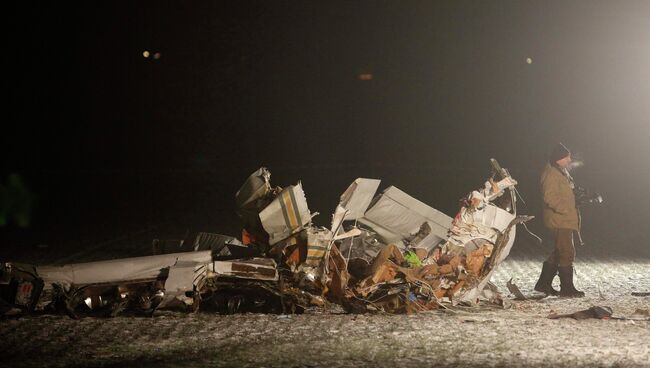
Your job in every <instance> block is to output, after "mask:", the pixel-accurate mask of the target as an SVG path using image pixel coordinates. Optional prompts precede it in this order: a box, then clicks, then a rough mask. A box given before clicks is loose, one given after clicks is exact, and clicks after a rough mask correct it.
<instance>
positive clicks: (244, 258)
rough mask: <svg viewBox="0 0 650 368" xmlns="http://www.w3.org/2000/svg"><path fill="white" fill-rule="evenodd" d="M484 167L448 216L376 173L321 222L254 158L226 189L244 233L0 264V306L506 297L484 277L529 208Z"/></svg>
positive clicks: (293, 306)
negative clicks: (54, 260) (148, 249)
mask: <svg viewBox="0 0 650 368" xmlns="http://www.w3.org/2000/svg"><path fill="white" fill-rule="evenodd" d="M492 166H493V175H492V177H490V178H489V179H488V180H487V181H486V182H485V185H484V186H483V187H481V188H479V189H477V190H475V191H472V192H471V193H470V194H469V195H468V196H467V197H466V198H464V199H463V201H462V203H461V208H460V211H459V212H458V213H457V214H456V216H455V217H454V218H453V219H452V218H451V217H449V216H447V215H445V214H444V213H442V212H440V211H438V210H436V209H434V208H432V207H430V206H428V205H426V204H424V203H422V202H421V201H419V200H417V199H415V198H413V197H411V196H409V195H408V194H406V193H405V192H403V191H401V190H400V189H398V188H396V187H393V186H391V187H388V188H387V189H385V190H384V191H383V192H381V193H380V194H379V195H375V194H376V192H377V189H378V187H379V184H380V180H376V179H364V178H359V179H356V180H355V181H354V182H353V183H352V184H351V185H350V186H349V187H348V189H347V190H346V191H345V192H344V193H343V194H342V195H341V198H340V202H339V204H338V205H337V207H336V210H335V211H334V214H333V215H332V220H331V225H330V227H329V228H326V227H321V226H316V225H315V224H314V223H313V222H312V219H313V217H314V216H316V215H317V213H312V212H311V211H310V210H309V207H308V205H307V200H306V197H305V193H304V191H303V187H302V184H301V183H300V182H298V183H297V184H295V185H289V186H286V187H284V188H282V187H273V186H272V185H271V181H270V177H271V173H270V172H269V171H268V170H267V169H266V168H260V169H259V170H257V171H255V172H254V173H253V174H251V175H250V177H249V178H248V179H247V180H246V181H245V182H244V184H243V185H242V187H241V188H240V189H239V191H238V192H237V194H236V196H235V197H236V212H237V214H238V216H239V217H240V219H241V221H242V225H243V229H242V234H241V239H237V238H235V237H232V236H226V235H221V234H211V233H200V234H199V235H198V236H197V237H196V239H195V241H194V242H193V243H192V244H189V242H183V241H181V242H177V243H178V244H174V245H170V244H171V243H170V242H164V241H156V242H155V243H154V253H155V254H154V255H152V256H146V257H137V258H125V259H115V260H109V261H99V262H88V263H77V264H65V265H46V266H35V265H28V264H18V263H4V264H2V267H1V269H0V291H1V294H0V297H1V299H2V300H3V304H2V305H3V306H2V310H3V311H5V309H6V313H13V314H16V309H18V310H20V312H23V313H24V312H33V311H44V312H58V313H65V314H67V315H69V316H70V317H72V318H79V317H81V316H84V315H101V316H116V315H118V314H121V313H135V314H143V315H151V314H153V313H154V312H155V311H156V310H158V309H163V308H176V309H181V310H185V311H196V310H205V311H215V312H218V313H222V314H234V313H241V312H261V313H278V314H287V313H302V312H304V311H306V310H312V309H324V310H331V309H333V308H342V309H343V310H345V311H346V312H354V313H365V312H387V313H407V314H409V313H415V312H420V311H426V310H432V309H438V308H441V307H445V306H446V305H470V306H471V305H476V304H477V303H479V302H480V301H485V302H488V303H494V304H496V305H503V300H502V298H501V294H500V293H499V292H498V290H497V289H496V288H495V287H493V286H492V285H490V284H489V281H490V277H491V276H492V274H493V273H494V271H495V270H496V269H497V267H498V266H499V264H500V263H501V262H503V260H504V259H505V258H506V257H507V256H508V254H509V252H510V249H511V247H512V244H513V242H514V238H515V230H516V225H517V224H520V223H524V222H526V221H528V220H530V219H531V218H532V216H518V215H517V212H516V201H517V193H516V189H515V185H516V184H517V182H516V180H514V179H513V178H512V177H511V176H510V174H509V173H508V171H507V170H506V169H503V168H501V167H500V166H499V164H498V163H497V162H496V161H495V160H492ZM168 243H169V244H168ZM170 251H171V253H170ZM511 285H513V287H514V288H516V285H514V284H511ZM511 285H509V286H508V287H509V288H510V287H511ZM511 290H512V289H511ZM517 290H518V288H516V291H517ZM515 294H521V292H520V291H519V293H515ZM521 297H523V298H524V299H525V297H524V296H523V294H521V295H520V298H521Z"/></svg>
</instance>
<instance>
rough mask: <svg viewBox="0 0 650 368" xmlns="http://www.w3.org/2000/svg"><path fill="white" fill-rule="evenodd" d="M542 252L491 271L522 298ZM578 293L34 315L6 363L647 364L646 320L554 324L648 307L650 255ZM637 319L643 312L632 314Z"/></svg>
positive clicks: (594, 262)
mask: <svg viewBox="0 0 650 368" xmlns="http://www.w3.org/2000/svg"><path fill="white" fill-rule="evenodd" d="M540 267H541V258H540V257H536V258H534V259H526V258H523V257H519V258H513V259H509V260H507V261H506V262H505V263H504V264H503V265H502V266H501V267H500V269H499V271H498V273H497V274H496V276H495V277H494V278H493V281H494V282H495V284H496V285H497V286H498V287H499V289H500V290H501V291H502V292H503V293H504V294H505V295H508V292H507V289H506V287H505V283H506V282H507V281H508V280H509V279H510V278H511V277H513V278H514V281H515V282H516V283H517V284H518V285H519V286H520V288H521V290H522V291H523V293H524V294H526V295H530V294H532V287H533V285H534V282H535V281H536V278H537V276H538V273H539V271H540ZM576 269H577V275H576V284H577V287H578V288H581V289H582V290H584V291H585V292H586V293H587V296H586V297H585V298H582V299H560V298H546V299H542V300H539V301H511V304H512V305H511V307H510V308H508V309H496V308H487V307H484V308H477V309H464V308H463V309H456V310H453V311H436V312H427V313H421V314H417V315H408V316H407V315H399V316H392V315H350V314H337V313H335V312H333V313H326V314H304V315H280V316H278V315H231V316H220V315H214V314H206V313H199V314H182V313H172V312H162V313H160V314H159V315H157V316H155V317H153V318H140V317H118V318H114V319H97V318H85V319H82V320H80V321H74V320H71V319H69V318H67V317H65V316H35V317H28V318H21V319H18V320H4V321H0V336H2V348H1V351H2V357H3V358H2V359H1V360H0V366H2V367H60V366H78V367H86V366H104V367H108V366H140V367H153V366H156V367H204V366H210V367H229V366H243V367H360V366H374V367H377V366H379V367H388V366H407V367H416V366H417V367H424V366H436V367H454V366H463V367H520V366H531V367H553V368H556V367H650V322H649V321H647V317H646V320H645V321H643V320H638V319H637V320H616V319H610V320H596V319H588V320H573V319H558V320H551V319H548V318H547V316H548V315H549V314H550V313H553V312H557V313H572V312H575V311H578V310H582V309H586V308H589V307H591V306H593V305H601V306H609V307H611V308H613V310H614V317H631V316H633V314H634V312H635V311H636V310H637V309H642V310H648V309H649V308H650V297H638V296H632V295H631V293H632V292H634V291H649V290H650V259H647V258H646V259H642V260H637V261H632V260H626V259H618V260H611V261H605V260H598V259H597V258H594V257H586V258H584V260H580V259H579V261H578V263H577V264H576ZM635 318H638V316H637V317H635Z"/></svg>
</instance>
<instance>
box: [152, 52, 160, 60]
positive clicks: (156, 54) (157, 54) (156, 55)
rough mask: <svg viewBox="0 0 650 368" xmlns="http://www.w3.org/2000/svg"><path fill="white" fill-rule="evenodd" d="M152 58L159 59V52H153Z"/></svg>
mask: <svg viewBox="0 0 650 368" xmlns="http://www.w3.org/2000/svg"><path fill="white" fill-rule="evenodd" d="M153 58H154V60H158V59H160V53H159V52H157V53H155V54H153Z"/></svg>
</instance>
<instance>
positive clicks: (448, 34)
mask: <svg viewBox="0 0 650 368" xmlns="http://www.w3.org/2000/svg"><path fill="white" fill-rule="evenodd" d="M648 19H650V3H648V2H644V1H625V2H621V3H616V4H614V3H611V2H607V1H576V2H570V3H567V2H561V1H551V2H535V3H534V2H517V1H499V2H494V3H482V2H471V1H469V2H465V1H460V2H459V1H450V2H424V1H422V2H399V3H397V2H389V1H385V2H354V3H337V4H332V3H328V4H327V5H319V4H316V3H302V2H300V3H298V2H273V3H271V2H237V3H217V2H201V3H192V4H179V3H169V2H164V3H160V2H137V3H129V2H119V3H113V2H103V3H100V4H90V3H82V2H80V3H77V4H69V3H66V4H55V5H54V4H52V5H36V4H31V3H30V4H23V3H20V4H11V10H10V12H9V19H8V28H9V32H8V33H9V52H8V55H9V56H10V57H9V59H10V69H9V74H10V75H9V82H8V87H9V96H8V97H9V98H8V101H9V105H10V109H9V114H8V118H7V119H5V121H6V122H5V127H6V128H5V134H3V138H4V139H3V146H4V147H5V149H6V150H7V151H5V152H6V154H5V159H4V160H3V165H2V174H3V175H2V177H1V180H2V181H3V182H4V181H5V180H6V178H7V176H8V175H9V174H10V173H17V174H20V175H22V176H23V177H24V178H25V180H26V182H27V186H28V188H30V190H31V191H32V192H33V193H34V194H35V195H36V196H37V199H38V201H37V207H35V209H34V213H33V221H32V224H31V225H30V228H28V229H26V230H24V231H23V230H19V231H18V230H16V229H15V227H14V226H13V225H12V226H10V227H5V228H4V229H2V230H0V231H2V232H3V233H11V236H9V235H8V236H6V237H3V238H5V242H9V241H11V242H12V244H14V245H13V246H18V243H21V242H26V243H31V242H34V241H37V242H48V241H50V240H48V237H50V238H57V237H59V236H58V235H55V234H56V233H57V231H60V232H64V233H65V234H66V235H64V236H63V235H62V236H60V237H61V238H63V239H66V240H61V241H62V242H63V241H70V239H73V240H74V239H77V240H78V239H79V236H80V235H78V234H76V233H75V231H76V230H78V229H85V230H86V231H90V230H92V229H95V230H97V229H102V231H104V232H105V233H106V234H108V233H111V232H115V233H117V232H119V231H121V230H120V229H121V228H122V227H123V224H124V223H128V224H129V226H132V227H135V228H138V227H139V226H140V227H142V226H146V225H147V224H151V223H159V222H160V221H162V220H165V219H169V218H195V217H199V218H201V219H202V221H205V223H206V224H214V228H213V229H206V230H207V231H213V232H227V231H232V230H230V229H231V228H233V227H234V226H233V225H231V223H232V222H233V220H232V218H233V217H234V212H233V211H231V210H232V206H233V201H234V199H233V198H234V193H235V191H236V190H237V188H238V187H239V186H240V185H241V183H242V182H243V181H244V180H245V179H246V177H247V176H248V174H250V173H251V172H252V171H254V170H255V169H256V168H257V167H259V166H266V167H268V168H269V169H270V170H271V172H272V173H274V175H273V177H272V182H273V184H275V185H281V186H285V185H289V184H293V183H295V182H296V181H298V180H302V181H303V184H304V187H305V192H306V195H307V199H308V201H309V204H310V209H311V210H312V212H315V211H319V212H321V215H320V216H319V217H318V218H317V219H316V220H317V222H318V223H323V224H324V223H327V222H328V221H329V216H330V212H328V211H330V210H332V209H333V208H334V206H335V204H336V201H337V200H338V196H339V195H340V194H341V193H342V192H343V191H344V190H345V188H346V187H347V185H348V184H349V183H350V182H351V181H352V180H353V179H354V178H356V177H374V178H378V179H382V180H383V183H382V186H381V187H382V188H385V187H387V186H388V185H396V186H398V187H400V188H401V189H403V190H404V191H406V192H407V193H409V194H411V195H413V196H414V197H416V198H418V199H420V200H422V201H423V202H426V203H428V204H429V205H431V206H433V207H436V208H438V209H440V210H442V211H443V212H446V213H447V214H449V215H452V216H453V214H454V213H455V211H456V210H457V203H458V199H459V198H460V197H462V196H463V195H464V194H466V193H467V192H468V191H470V190H472V189H474V188H475V187H478V186H480V185H482V182H483V180H484V179H485V178H486V177H487V175H489V173H490V169H489V159H490V158H491V157H495V158H497V159H498V160H499V161H500V162H501V163H502V164H503V166H505V167H507V168H509V169H510V171H511V173H512V175H513V176H514V177H515V178H516V179H518V180H519V181H520V186H519V190H520V192H521V193H522V194H523V195H524V197H525V199H526V200H527V202H528V203H529V207H528V208H523V209H522V212H525V213H530V214H533V215H536V216H540V215H541V214H540V213H539V198H538V197H539V188H538V186H537V180H538V176H539V173H540V171H541V169H542V167H543V165H544V163H545V161H546V158H547V155H548V152H549V151H550V150H551V148H552V147H553V145H554V144H555V143H556V142H563V143H565V144H566V145H567V146H568V147H569V148H570V149H571V150H572V151H573V152H574V153H577V154H578V155H579V156H581V157H582V158H583V159H584V161H585V166H584V167H582V168H580V169H579V170H576V171H575V177H576V180H577V181H578V183H579V184H580V185H583V186H585V187H588V188H591V189H592V190H595V191H598V192H601V193H602V194H603V196H604V197H605V203H604V204H603V206H601V207H599V208H589V209H587V210H585V216H584V218H585V227H586V228H585V232H586V233H587V234H586V237H587V238H591V239H594V240H596V241H602V242H615V243H616V246H620V247H628V248H629V249H639V250H642V249H645V248H647V247H645V243H646V242H647V239H648V238H647V235H645V234H643V232H642V231H643V229H644V223H643V222H642V220H643V219H644V215H645V214H647V213H648V211H650V201H649V200H648V199H647V194H646V191H647V188H650V167H649V165H648V158H649V157H650V145H648V144H647V142H648V138H650V127H649V125H648V122H649V120H650V118H649V117H650V104H648V98H650V74H649V73H650V72H649V71H650V69H648V67H647V66H648V65H650V51H649V49H648V46H647V44H648V42H647V40H648V39H650V37H649V36H650V27H648V22H647V20H648ZM145 51H148V52H149V53H150V55H149V57H146V58H145V57H144V55H143V53H144V52H145ZM157 52H159V53H160V58H159V59H154V57H153V54H154V53H157ZM362 75H371V79H370V80H363V79H364V78H366V79H367V78H368V77H363V76H362ZM228 211H231V213H232V217H227V218H224V216H226V215H224V213H227V212H228ZM227 216H230V215H227ZM536 221H537V226H539V222H540V221H538V220H536ZM220 222H221V223H223V224H228V225H226V226H224V227H225V228H223V229H222V228H220V225H219V223H220ZM97 231H99V230H97ZM16 232H17V234H18V235H16ZM30 233H31V235H30ZM34 234H38V235H34ZM27 235H29V236H27ZM232 235H238V234H232ZM34 238H37V239H34ZM17 239H18V240H17ZM21 239H29V240H21ZM619 243H620V244H619ZM644 251H645V250H644Z"/></svg>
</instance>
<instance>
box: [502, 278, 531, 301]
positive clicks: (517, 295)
mask: <svg viewBox="0 0 650 368" xmlns="http://www.w3.org/2000/svg"><path fill="white" fill-rule="evenodd" d="M506 287H507V288H508V291H510V292H511V293H512V295H514V296H515V300H527V299H528V298H526V296H525V295H524V294H523V293H522V292H521V290H519V286H517V284H515V283H513V282H512V278H510V280H508V282H507V283H506Z"/></svg>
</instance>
